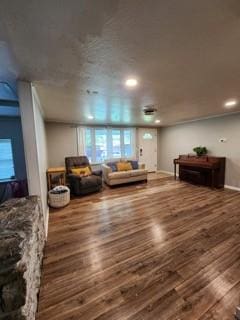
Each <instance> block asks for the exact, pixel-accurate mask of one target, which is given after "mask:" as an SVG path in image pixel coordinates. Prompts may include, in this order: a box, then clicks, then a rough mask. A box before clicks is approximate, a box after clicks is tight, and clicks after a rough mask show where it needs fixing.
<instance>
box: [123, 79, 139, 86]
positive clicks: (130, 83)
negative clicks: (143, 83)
mask: <svg viewBox="0 0 240 320" xmlns="http://www.w3.org/2000/svg"><path fill="white" fill-rule="evenodd" d="M137 84H138V82H137V79H134V78H129V79H127V80H126V82H125V85H126V86H127V87H136V86H137Z"/></svg>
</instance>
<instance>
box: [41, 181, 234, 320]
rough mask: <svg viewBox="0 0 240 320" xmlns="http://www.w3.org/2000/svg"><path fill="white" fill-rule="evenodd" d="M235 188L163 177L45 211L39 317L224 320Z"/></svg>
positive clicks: (229, 311) (228, 306) (230, 284)
mask: <svg viewBox="0 0 240 320" xmlns="http://www.w3.org/2000/svg"><path fill="white" fill-rule="evenodd" d="M239 304H240V193H238V192H235V191H230V190H211V189H208V188H204V187H197V186H192V185H189V184H186V183H183V182H178V181H174V180H172V178H163V179H155V180H151V181H149V182H148V184H146V183H142V184H135V185H131V186H124V187H121V188H114V189H105V190H104V191H103V192H102V193H98V194H95V195H91V196H87V197H84V198H78V199H74V200H72V201H71V204H70V205H69V206H68V207H66V208H64V209H62V210H59V211H54V212H52V213H51V214H50V225H49V239H48V243H47V246H46V251H45V259H44V266H43V279H42V288H41V294H40V305H39V314H38V319H39V320H55V319H57V320H70V319H71V320H82V319H84V320H93V319H98V320H100V319H101V320H124V319H129V320H143V319H144V320H147V319H151V320H155V319H156V320H173V319H174V320H188V319H192V320H197V319H199V320H210V319H215V320H228V319H229V320H230V319H231V320H232V319H234V316H233V314H234V310H235V306H236V305H239Z"/></svg>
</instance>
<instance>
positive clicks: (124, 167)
mask: <svg viewBox="0 0 240 320" xmlns="http://www.w3.org/2000/svg"><path fill="white" fill-rule="evenodd" d="M117 170H118V171H129V170H132V165H131V163H130V162H117Z"/></svg>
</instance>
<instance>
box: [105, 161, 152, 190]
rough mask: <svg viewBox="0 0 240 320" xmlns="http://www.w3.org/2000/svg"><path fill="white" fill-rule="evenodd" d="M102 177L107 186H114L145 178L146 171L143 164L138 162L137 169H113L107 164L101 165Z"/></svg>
mask: <svg viewBox="0 0 240 320" xmlns="http://www.w3.org/2000/svg"><path fill="white" fill-rule="evenodd" d="M102 173H103V179H104V182H105V183H106V184H108V185H109V186H114V185H117V184H122V183H129V182H135V181H143V180H147V173H148V171H147V170H146V169H145V164H142V163H139V164H138V169H133V170H128V171H115V172H113V171H112V169H111V167H109V166H108V165H107V164H103V165H102Z"/></svg>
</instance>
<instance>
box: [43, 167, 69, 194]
mask: <svg viewBox="0 0 240 320" xmlns="http://www.w3.org/2000/svg"><path fill="white" fill-rule="evenodd" d="M54 177H55V179H57V180H58V182H57V183H56V182H54V181H53V178H54ZM47 183H48V190H51V189H52V188H53V187H56V186H57V185H62V186H65V185H66V169H65V167H56V168H48V170H47Z"/></svg>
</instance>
